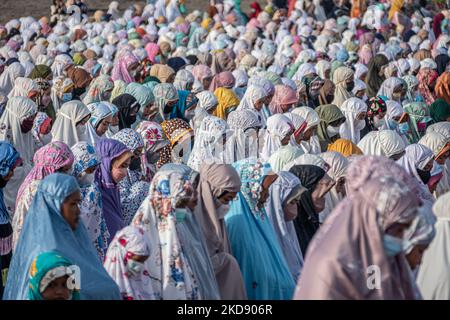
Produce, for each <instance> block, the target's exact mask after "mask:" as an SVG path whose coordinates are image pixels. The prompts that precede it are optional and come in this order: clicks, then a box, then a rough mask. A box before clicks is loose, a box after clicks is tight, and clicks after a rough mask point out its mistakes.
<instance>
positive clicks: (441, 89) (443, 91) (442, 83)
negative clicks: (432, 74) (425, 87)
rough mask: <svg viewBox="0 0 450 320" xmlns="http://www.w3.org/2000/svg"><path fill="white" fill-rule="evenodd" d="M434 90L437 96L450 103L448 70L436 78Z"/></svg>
mask: <svg viewBox="0 0 450 320" xmlns="http://www.w3.org/2000/svg"><path fill="white" fill-rule="evenodd" d="M434 92H435V93H436V96H437V97H438V98H441V99H444V100H445V102H447V103H448V104H450V71H446V72H444V73H443V74H441V76H440V77H439V78H438V79H437V82H436V87H435V88H434Z"/></svg>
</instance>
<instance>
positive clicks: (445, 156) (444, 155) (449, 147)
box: [436, 142, 450, 165]
mask: <svg viewBox="0 0 450 320" xmlns="http://www.w3.org/2000/svg"><path fill="white" fill-rule="evenodd" d="M445 148H447V151H445V152H444V153H442V154H441V155H439V157H437V158H436V162H437V163H439V164H440V165H443V164H445V160H447V159H448V158H449V157H450V142H449V143H447V145H446V147H445Z"/></svg>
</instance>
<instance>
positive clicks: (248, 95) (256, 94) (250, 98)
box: [236, 85, 267, 126]
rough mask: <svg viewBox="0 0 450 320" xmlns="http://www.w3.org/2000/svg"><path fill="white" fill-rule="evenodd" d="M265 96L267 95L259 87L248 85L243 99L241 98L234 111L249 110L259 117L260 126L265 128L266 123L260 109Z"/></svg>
mask: <svg viewBox="0 0 450 320" xmlns="http://www.w3.org/2000/svg"><path fill="white" fill-rule="evenodd" d="M266 96H267V93H266V91H265V90H264V88H262V87H260V86H255V85H250V86H248V87H247V91H245V94H244V97H243V98H242V100H241V102H240V103H239V106H238V107H237V108H236V110H243V109H249V110H252V111H254V112H256V113H257V114H258V116H259V117H260V121H261V123H262V125H263V126H265V124H266V121H265V117H264V114H263V112H262V108H263V106H264V99H265V98H266Z"/></svg>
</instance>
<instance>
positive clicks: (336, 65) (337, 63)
mask: <svg viewBox="0 0 450 320" xmlns="http://www.w3.org/2000/svg"><path fill="white" fill-rule="evenodd" d="M342 66H345V64H344V63H343V62H341V61H338V60H334V61H333V62H332V63H331V80H333V74H334V72H335V71H336V69H337V68H339V67H342Z"/></svg>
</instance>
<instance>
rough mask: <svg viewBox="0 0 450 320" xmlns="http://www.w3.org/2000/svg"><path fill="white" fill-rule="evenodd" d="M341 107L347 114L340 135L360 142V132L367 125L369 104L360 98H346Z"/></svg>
mask: <svg viewBox="0 0 450 320" xmlns="http://www.w3.org/2000/svg"><path fill="white" fill-rule="evenodd" d="M340 109H341V111H342V113H343V114H344V116H345V122H344V123H343V124H341V127H340V128H339V135H340V137H341V138H342V139H347V140H351V141H352V142H353V143H355V144H358V142H359V140H360V139H361V138H360V137H361V135H360V132H361V130H362V129H364V127H365V126H366V122H365V121H364V118H365V117H366V114H367V104H366V103H365V102H364V101H363V100H361V99H359V98H350V99H347V100H345V102H344V103H343V104H342V105H341V107H340Z"/></svg>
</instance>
